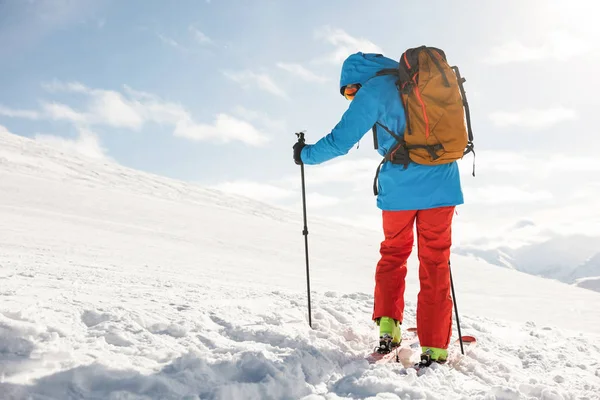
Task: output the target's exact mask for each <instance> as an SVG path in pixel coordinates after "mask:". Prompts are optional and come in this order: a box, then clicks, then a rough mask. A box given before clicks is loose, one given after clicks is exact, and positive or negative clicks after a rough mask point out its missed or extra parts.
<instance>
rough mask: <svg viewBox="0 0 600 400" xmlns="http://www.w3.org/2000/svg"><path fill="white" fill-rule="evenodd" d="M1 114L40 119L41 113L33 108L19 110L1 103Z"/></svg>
mask: <svg viewBox="0 0 600 400" xmlns="http://www.w3.org/2000/svg"><path fill="white" fill-rule="evenodd" d="M0 115H3V116H5V117H10V118H26V119H40V117H41V116H40V113H39V112H37V111H32V110H17V109H14V108H8V107H4V106H2V105H0Z"/></svg>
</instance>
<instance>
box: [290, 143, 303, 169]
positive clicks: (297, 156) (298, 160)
mask: <svg viewBox="0 0 600 400" xmlns="http://www.w3.org/2000/svg"><path fill="white" fill-rule="evenodd" d="M304 146H306V144H304V143H303V142H296V144H294V147H293V149H294V162H295V163H296V165H302V158H301V157H300V154H301V153H302V149H303V148H304Z"/></svg>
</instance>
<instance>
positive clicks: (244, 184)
mask: <svg viewBox="0 0 600 400" xmlns="http://www.w3.org/2000/svg"><path fill="white" fill-rule="evenodd" d="M210 188H212V189H216V190H220V191H222V192H226V193H231V194H236V195H240V196H245V197H249V198H252V199H255V200H259V201H263V202H266V203H271V204H274V203H277V202H278V201H280V200H285V199H288V198H290V197H292V196H294V195H296V194H297V193H296V192H294V191H292V190H289V189H285V188H281V187H279V186H275V185H270V184H267V183H259V182H251V181H231V182H223V183H220V184H217V185H213V186H211V187H210Z"/></svg>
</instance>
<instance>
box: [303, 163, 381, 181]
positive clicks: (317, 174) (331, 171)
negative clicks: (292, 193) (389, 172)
mask: <svg viewBox="0 0 600 400" xmlns="http://www.w3.org/2000/svg"><path fill="white" fill-rule="evenodd" d="M377 165H378V161H377V160H375V159H368V158H361V159H356V160H351V159H345V160H344V159H339V161H333V162H330V163H324V164H321V165H315V166H312V165H311V168H310V171H307V172H306V174H307V175H308V174H310V183H311V185H322V184H326V183H332V182H365V181H366V182H367V183H368V182H369V179H373V178H374V176H375V170H376V169H377ZM307 177H308V176H307ZM294 179H297V177H295V178H294Z"/></svg>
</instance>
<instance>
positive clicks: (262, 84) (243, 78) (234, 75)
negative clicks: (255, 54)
mask: <svg viewBox="0 0 600 400" xmlns="http://www.w3.org/2000/svg"><path fill="white" fill-rule="evenodd" d="M223 74H224V75H225V76H226V77H227V78H229V79H231V80H232V81H234V82H237V83H239V84H240V85H241V86H242V87H244V88H249V87H252V86H256V87H258V88H259V89H260V90H263V91H265V92H267V93H271V94H274V95H275V96H279V97H283V98H287V95H286V94H285V92H284V90H283V89H281V88H280V87H279V86H278V85H277V84H276V83H275V82H274V81H273V79H272V78H271V77H270V76H269V75H267V74H260V73H256V72H252V71H248V70H246V71H238V72H233V71H224V72H223Z"/></svg>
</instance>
